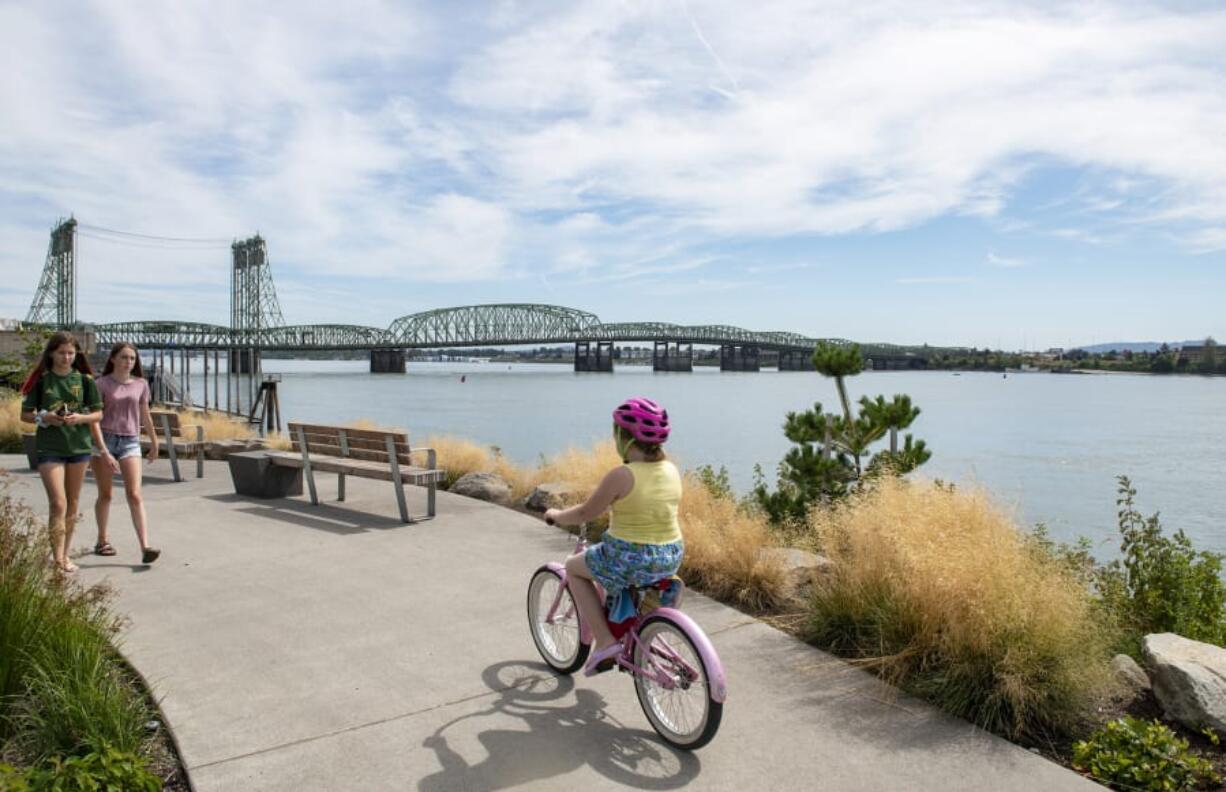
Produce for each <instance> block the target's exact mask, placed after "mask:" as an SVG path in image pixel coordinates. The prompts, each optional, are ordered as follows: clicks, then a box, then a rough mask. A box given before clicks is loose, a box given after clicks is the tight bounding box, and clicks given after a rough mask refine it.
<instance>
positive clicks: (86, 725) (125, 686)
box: [0, 481, 149, 761]
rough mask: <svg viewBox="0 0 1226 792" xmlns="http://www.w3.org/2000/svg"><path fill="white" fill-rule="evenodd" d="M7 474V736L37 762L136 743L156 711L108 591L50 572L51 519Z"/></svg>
mask: <svg viewBox="0 0 1226 792" xmlns="http://www.w3.org/2000/svg"><path fill="white" fill-rule="evenodd" d="M5 486H6V485H5V484H4V483H3V481H0V743H4V745H5V749H6V756H7V755H8V754H7V751H8V750H10V749H11V750H12V751H14V752H15V754H14V755H16V756H20V757H23V758H28V759H29V760H31V761H37V760H39V759H41V758H43V757H47V756H52V755H61V756H68V755H79V754H84V753H88V752H89V751H96V750H101V749H102V748H103V747H104V746H111V747H114V748H115V749H117V750H121V751H136V750H137V749H138V748H139V747H140V745H141V743H142V741H143V740H144V737H145V730H144V724H145V723H146V722H147V721H148V719H149V709H148V706H147V704H146V703H145V700H144V699H143V697H142V695H141V692H140V688H139V685H138V684H137V683H136V681H135V680H134V679H132V678H131V677H130V675H129V673H128V672H127V670H126V667H125V666H124V665H123V663H122V661H121V660H120V659H119V657H118V655H117V654H116V652H115V650H114V648H113V647H112V645H111V641H112V640H113V639H114V638H115V636H116V635H117V633H118V628H119V620H118V618H117V617H116V616H115V615H114V614H112V613H111V612H110V611H109V610H108V607H107V602H108V592H107V590H106V589H104V588H101V587H97V586H95V587H90V588H84V587H82V586H80V585H79V584H77V583H75V582H72V581H69V580H66V579H64V578H63V577H62V576H58V575H56V574H55V573H54V572H53V571H52V567H51V565H50V564H49V563H48V562H47V547H48V540H47V533H46V527H45V525H44V524H43V522H42V521H41V520H39V519H37V518H36V517H35V516H34V515H33V513H32V512H30V510H29V509H28V508H25V507H24V506H22V505H20V504H19V503H17V502H16V501H15V500H14V499H13V498H12V497H11V496H10V494H9V493H8V492H7V491H6V489H5Z"/></svg>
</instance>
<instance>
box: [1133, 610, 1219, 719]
mask: <svg viewBox="0 0 1226 792" xmlns="http://www.w3.org/2000/svg"><path fill="white" fill-rule="evenodd" d="M1141 651H1142V652H1144V653H1145V662H1146V663H1147V664H1148V665H1149V668H1150V676H1151V679H1152V680H1153V685H1154V696H1155V697H1156V698H1157V699H1158V703H1159V704H1161V705H1162V709H1163V710H1164V711H1165V712H1166V714H1167V716H1168V717H1170V718H1173V719H1174V720H1177V721H1179V722H1180V723H1182V724H1183V725H1184V726H1187V727H1188V728H1189V729H1199V728H1201V727H1202V726H1209V727H1211V728H1213V729H1214V730H1215V731H1218V732H1226V649H1223V648H1221V647H1220V646H1213V645H1211V644H1207V643H1201V642H1200V641H1192V640H1189V639H1187V638H1184V637H1182V636H1179V635H1175V634H1174V633H1155V634H1153V635H1147V636H1145V640H1143V641H1142V642H1141Z"/></svg>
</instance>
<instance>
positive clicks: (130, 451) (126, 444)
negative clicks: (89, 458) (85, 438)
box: [93, 432, 140, 459]
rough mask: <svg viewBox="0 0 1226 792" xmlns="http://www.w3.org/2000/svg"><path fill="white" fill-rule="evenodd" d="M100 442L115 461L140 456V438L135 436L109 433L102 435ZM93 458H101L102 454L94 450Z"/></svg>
mask: <svg viewBox="0 0 1226 792" xmlns="http://www.w3.org/2000/svg"><path fill="white" fill-rule="evenodd" d="M102 441H103V442H104V443H106V450H107V451H110V452H111V456H113V457H115V458H116V459H127V458H128V457H138V456H140V438H139V437H137V436H136V435H121V434H111V433H110V432H103V433H102ZM93 453H94V456H102V452H101V451H99V450H98V449H97V448H95V449H94V452H93Z"/></svg>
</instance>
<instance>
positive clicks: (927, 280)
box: [894, 275, 975, 285]
mask: <svg viewBox="0 0 1226 792" xmlns="http://www.w3.org/2000/svg"><path fill="white" fill-rule="evenodd" d="M894 282H895V283H898V284H903V285H925V284H953V283H974V282H975V279H974V278H966V277H962V276H959V275H931V276H927V277H918V278H895V279H894Z"/></svg>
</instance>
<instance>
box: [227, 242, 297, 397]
mask: <svg viewBox="0 0 1226 792" xmlns="http://www.w3.org/2000/svg"><path fill="white" fill-rule="evenodd" d="M230 252H231V254H232V257H233V267H232V268H231V270H230V332H231V334H232V339H233V344H234V347H233V348H232V349H231V350H230V366H231V369H230V370H231V371H235V372H240V373H243V374H251V373H254V372H258V371H259V369H260V362H259V346H260V343H261V336H260V331H261V330H264V329H265V328H269V327H279V326H281V325H284V324H285V319H284V318H283V317H282V316H281V303H280V302H278V301H277V288H276V286H274V285H273V282H272V270H271V269H270V268H269V265H268V243H267V242H265V241H264V239H263V237H261V236H260V235H259V234H256V235H255V236H253V237H251V238H250V239H244V240H243V241H241V242H235V243H234V244H232V245H231V246H230Z"/></svg>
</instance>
